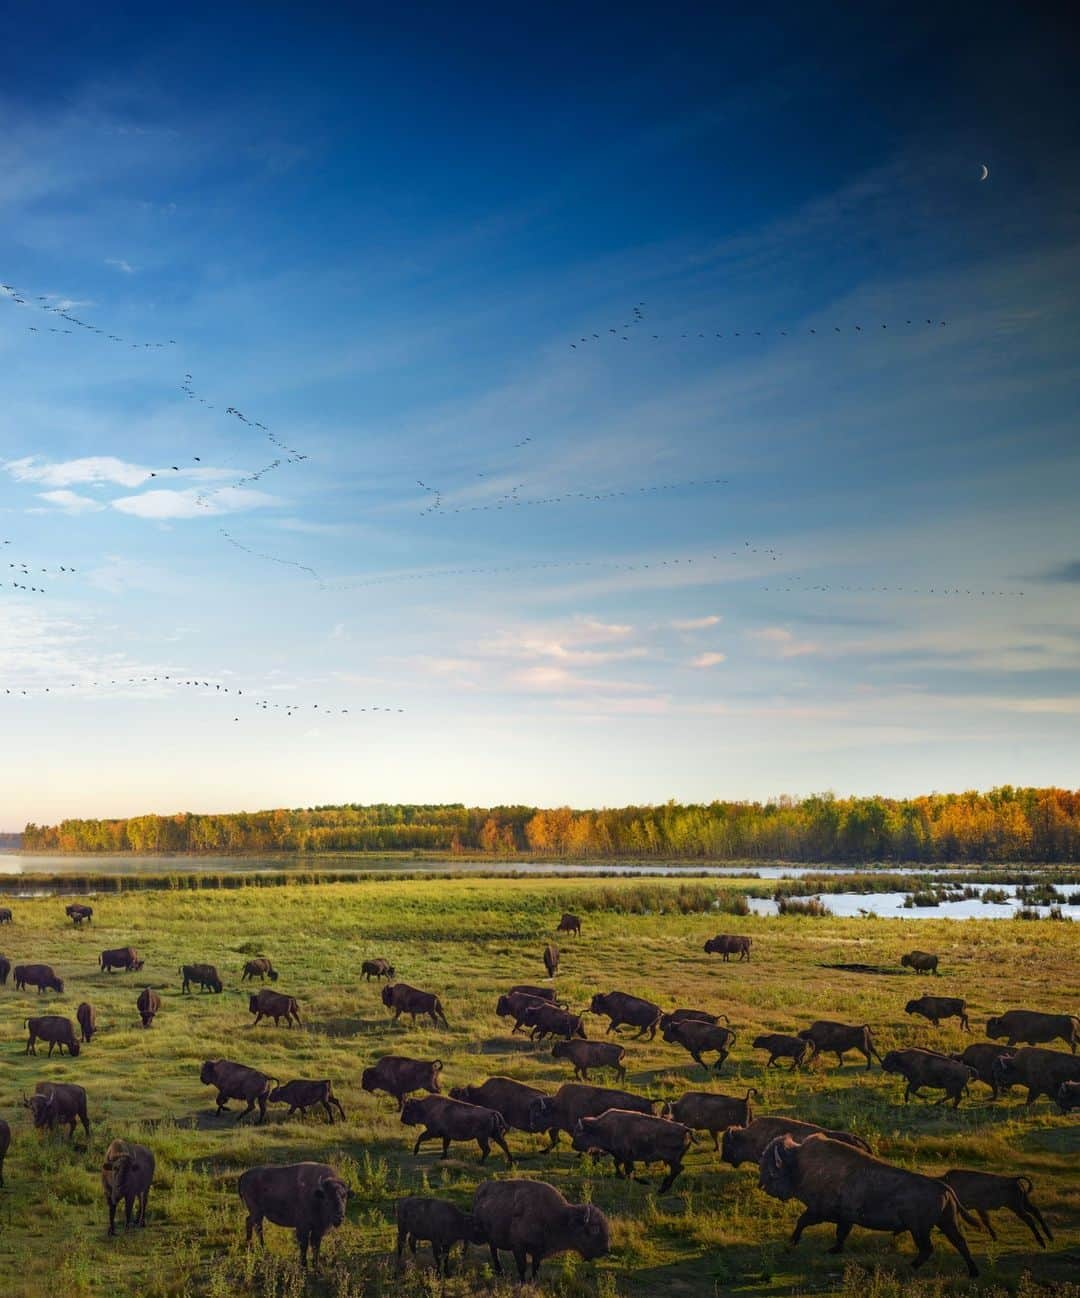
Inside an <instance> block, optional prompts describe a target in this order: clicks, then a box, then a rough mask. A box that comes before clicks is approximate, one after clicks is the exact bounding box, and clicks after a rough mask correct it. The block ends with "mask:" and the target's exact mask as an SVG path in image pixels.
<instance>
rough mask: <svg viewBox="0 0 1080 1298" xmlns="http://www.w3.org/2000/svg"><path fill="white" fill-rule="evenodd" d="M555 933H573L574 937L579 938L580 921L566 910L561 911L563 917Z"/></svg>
mask: <svg viewBox="0 0 1080 1298" xmlns="http://www.w3.org/2000/svg"><path fill="white" fill-rule="evenodd" d="M555 932H556V933H573V935H574V936H575V937H580V936H581V920H580V919H578V917H577V916H576V915H571V914H570V912H569V911H568V910H565V911H563V917H562V919H560V920H559V926H558V928H556V930H555Z"/></svg>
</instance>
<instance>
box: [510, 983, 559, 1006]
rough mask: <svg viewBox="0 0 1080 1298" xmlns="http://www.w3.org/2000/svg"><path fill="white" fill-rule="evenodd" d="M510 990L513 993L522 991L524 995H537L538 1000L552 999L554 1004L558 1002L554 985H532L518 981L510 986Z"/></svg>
mask: <svg viewBox="0 0 1080 1298" xmlns="http://www.w3.org/2000/svg"><path fill="white" fill-rule="evenodd" d="M510 992H511V994H513V993H515V992H520V993H521V994H522V996H535V997H536V999H537V1000H538V1001H551V1003H552V1004H553V1005H554V1004H556V1003H557V1002H556V1000H555V988H554V987H530V986H529V984H528V983H518V984H517V985H516V986H514V987H511V988H510Z"/></svg>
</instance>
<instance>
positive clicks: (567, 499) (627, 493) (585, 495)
mask: <svg viewBox="0 0 1080 1298" xmlns="http://www.w3.org/2000/svg"><path fill="white" fill-rule="evenodd" d="M420 485H421V486H422V487H423V486H424V484H423V483H420ZM524 485H525V484H524V483H520V482H519V483H515V485H514V486H513V487H512V488H511V489H510V491H509V492H507V493H506V494H504V495H502V496H499V497H497V498H496V499H495V500H491V501H488V502H487V503H486V504H483V505H455V506H453V507H447V506H444V505H443V504H442V493H441V492H439V491H438V490H437V489H436V488H434V487H424V489H425V490H426V491H431V492H434V493H435V500H434V502H433V503H432V504H430V505H428V506H427V508H425V509H422V510H421V511H420V516H421V518H423V517H425V516H427V515H429V514H442V515H449V514H489V513H494V512H496V511H498V510H501V509H528V508H535V507H537V506H543V505H580V504H586V505H598V504H602V503H604V502H605V501H609V500H629V499H631V498H632V497H637V496H658V495H660V494H661V493H663V492H665V491H686V490H689V489H690V488H693V487H698V488H701V487H726V486H727V485H728V479H727V478H687V479H685V480H684V481H682V482H655V483H652V484H650V485H649V486H645V487H626V488H624V489H622V490H620V491H564V492H562V493H561V494H559V495H555V496H521V495H519V494H518V493H519V491H520V490H521V488H522V487H523V486H524Z"/></svg>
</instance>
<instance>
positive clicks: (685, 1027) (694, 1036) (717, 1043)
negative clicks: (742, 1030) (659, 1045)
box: [664, 1019, 735, 1072]
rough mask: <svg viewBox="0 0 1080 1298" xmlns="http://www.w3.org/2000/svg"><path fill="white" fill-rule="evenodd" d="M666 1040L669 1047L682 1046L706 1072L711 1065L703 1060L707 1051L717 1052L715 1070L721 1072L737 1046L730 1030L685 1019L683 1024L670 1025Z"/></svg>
mask: <svg viewBox="0 0 1080 1298" xmlns="http://www.w3.org/2000/svg"><path fill="white" fill-rule="evenodd" d="M664 1040H665V1041H666V1042H667V1043H668V1044H669V1045H676V1046H682V1048H683V1049H684V1050H685V1051H687V1052H688V1054H689V1055H690V1058H691V1059H693V1060H694V1062H695V1063H699V1064H700V1065H701V1066H702V1068H704V1069H705V1071H706V1072H708V1071H709V1065H708V1064H707V1063H706V1062H705V1060H704V1059H703V1058H702V1055H703V1054H704V1053H705V1051H706V1050H715V1051H716V1062H715V1063H714V1064H713V1068H714V1069H715V1070H716V1072H719V1071H720V1069H721V1068H723V1066H724V1060H725V1059H726V1058H727V1057H728V1055H729V1054H730V1053H731V1050H732V1047H733V1046H734V1045H735V1033H734V1032H732V1030H731V1029H730V1028H722V1027H718V1026H717V1025H716V1024H713V1023H699V1022H698V1021H697V1020H696V1019H685V1020H684V1021H683V1022H682V1023H669V1024H668V1026H667V1027H666V1028H665V1029H664Z"/></svg>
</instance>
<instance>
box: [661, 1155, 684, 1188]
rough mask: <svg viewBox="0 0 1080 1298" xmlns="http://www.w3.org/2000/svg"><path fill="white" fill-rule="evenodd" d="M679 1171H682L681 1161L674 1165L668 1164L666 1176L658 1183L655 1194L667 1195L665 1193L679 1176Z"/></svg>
mask: <svg viewBox="0 0 1080 1298" xmlns="http://www.w3.org/2000/svg"><path fill="white" fill-rule="evenodd" d="M681 1171H682V1162H681V1161H679V1162H675V1163H668V1174H667V1176H665V1177H664V1179H663V1181H661V1182H660V1189H659V1191H658V1192H657V1193H659V1194H667V1192H668V1191H669V1190H670V1189H671V1187H672V1184H673V1183H674V1181H675V1178H676V1177H677V1176H678V1175H679V1173H680V1172H681Z"/></svg>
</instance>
